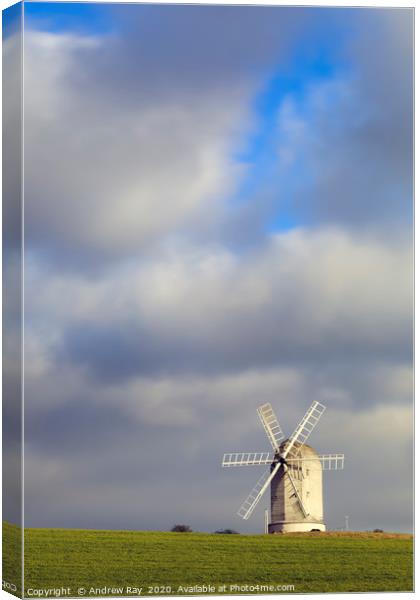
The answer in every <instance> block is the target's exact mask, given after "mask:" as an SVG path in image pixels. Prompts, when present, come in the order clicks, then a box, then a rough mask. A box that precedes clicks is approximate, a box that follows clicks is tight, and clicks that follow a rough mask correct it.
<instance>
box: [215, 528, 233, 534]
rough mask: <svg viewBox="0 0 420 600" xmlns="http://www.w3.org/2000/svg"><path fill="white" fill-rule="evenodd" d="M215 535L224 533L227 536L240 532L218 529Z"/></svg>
mask: <svg viewBox="0 0 420 600" xmlns="http://www.w3.org/2000/svg"><path fill="white" fill-rule="evenodd" d="M214 533H223V534H226V533H235V534H237V533H238V532H237V531H235V530H234V529H218V530H217V531H215V532H214Z"/></svg>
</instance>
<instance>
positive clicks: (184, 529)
mask: <svg viewBox="0 0 420 600" xmlns="http://www.w3.org/2000/svg"><path fill="white" fill-rule="evenodd" d="M171 531H175V532H177V533H191V531H192V529H191V527H190V526H189V525H174V526H173V527H172V529H171Z"/></svg>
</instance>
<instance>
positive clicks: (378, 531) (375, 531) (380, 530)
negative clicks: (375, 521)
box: [373, 529, 384, 533]
mask: <svg viewBox="0 0 420 600" xmlns="http://www.w3.org/2000/svg"><path fill="white" fill-rule="evenodd" d="M383 532H384V530H383V529H374V530H373V533H383Z"/></svg>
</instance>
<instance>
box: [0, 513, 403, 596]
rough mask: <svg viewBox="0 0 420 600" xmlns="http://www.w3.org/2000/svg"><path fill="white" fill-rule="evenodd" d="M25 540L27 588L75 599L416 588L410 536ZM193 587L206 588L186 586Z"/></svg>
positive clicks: (61, 534)
mask: <svg viewBox="0 0 420 600" xmlns="http://www.w3.org/2000/svg"><path fill="white" fill-rule="evenodd" d="M16 535H17V528H14V527H13V526H10V525H5V527H4V533H3V536H6V538H8V539H10V538H13V537H14V536H16ZM25 540H26V543H25V588H26V593H28V590H29V589H41V588H43V589H46V588H63V587H64V588H70V589H71V592H70V595H73V596H78V595H79V594H78V589H79V588H84V592H85V595H86V596H88V595H95V592H94V591H93V590H91V588H95V589H97V590H100V591H98V592H96V595H109V596H113V595H130V594H132V595H136V594H137V593H138V591H136V589H135V588H142V591H141V592H140V595H146V596H147V595H153V594H156V593H158V592H159V594H161V595H166V594H177V593H180V590H179V587H180V586H184V587H188V586H197V585H207V586H210V585H212V586H215V587H216V593H217V592H218V591H219V586H223V585H226V593H235V591H236V592H237V593H239V592H240V591H241V590H235V589H233V590H232V589H231V588H230V586H231V585H235V584H238V585H241V586H244V585H249V586H257V585H260V586H261V585H264V586H269V585H272V586H282V585H284V586H287V585H293V586H294V592H298V593H302V592H333V591H339V592H356V591H410V590H412V589H413V562H412V561H413V557H412V553H413V540H412V536H409V535H391V534H362V533H360V534H356V533H354V534H342V533H341V534H339V533H337V534H334V533H328V534H320V533H315V534H294V535H271V536H267V535H265V536H263V535H215V534H213V535H210V534H203V533H162V532H153V531H136V532H131V531H90V530H70V529H29V530H27V531H26V532H25ZM127 586H128V587H130V588H132V590H131V591H127ZM105 587H106V588H123V591H122V592H121V590H115V589H114V590H103V588H105ZM150 587H151V588H156V589H153V590H151V591H150V590H149V588H150ZM104 591H105V594H104ZM194 591H197V592H199V591H200V590H199V589H197V588H195V590H194V589H193V590H186V592H187V593H193V592H194ZM247 591H248V593H249V591H252V590H247ZM263 591H269V590H263ZM272 591H274V590H272ZM279 591H282V590H281V589H280V590H279ZM284 591H286V590H284ZM288 591H289V593H290V589H289V590H288ZM149 592H151V593H149ZM276 592H277V590H276ZM242 593H243V592H242ZM255 593H258V591H257V590H255ZM60 595H64V594H63V593H60Z"/></svg>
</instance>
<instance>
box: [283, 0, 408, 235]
mask: <svg viewBox="0 0 420 600" xmlns="http://www.w3.org/2000/svg"><path fill="white" fill-rule="evenodd" d="M357 23H358V35H357V36H356V35H354V36H351V37H350V39H349V40H348V43H347V46H346V47H345V50H344V55H345V58H346V60H345V61H344V62H343V64H342V66H341V67H337V68H336V70H335V72H333V73H332V74H331V75H330V76H328V77H325V78H323V79H318V80H316V79H313V80H312V81H311V80H310V79H309V81H308V82H307V84H306V89H305V93H304V94H303V95H302V94H294V93H293V92H291V93H290V94H288V95H287V96H286V98H285V99H284V100H283V101H282V103H281V105H280V108H279V121H278V131H277V133H276V136H277V141H278V152H279V169H278V177H279V179H280V180H284V179H285V178H286V180H287V178H288V171H289V172H290V171H291V169H292V167H293V166H295V165H296V164H297V163H298V164H300V165H304V176H303V177H302V176H301V177H300V179H298V180H297V181H294V182H293V175H292V177H291V179H292V183H291V184H290V196H291V197H290V198H288V199H287V200H288V205H290V206H291V209H290V210H291V211H292V213H293V214H295V215H298V216H299V217H300V219H305V220H306V221H307V222H311V223H314V222H315V223H340V224H344V225H345V226H346V227H347V228H349V227H353V228H357V229H358V230H359V231H360V230H362V229H367V230H370V231H375V230H376V232H378V231H379V232H380V231H381V230H385V231H386V233H387V235H389V234H391V235H400V234H401V229H402V230H403V235H406V231H407V227H409V226H410V223H411V216H412V198H413V187H412V179H413V137H412V126H413V74H412V73H413V62H412V61H413V31H412V12H411V11H408V10H406V11H404V10H402V11H397V12H395V13H391V12H390V11H382V12H380V13H375V15H373V14H370V15H368V14H366V19H360V20H358V21H357ZM353 27H354V23H353ZM299 174H300V175H301V170H299Z"/></svg>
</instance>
